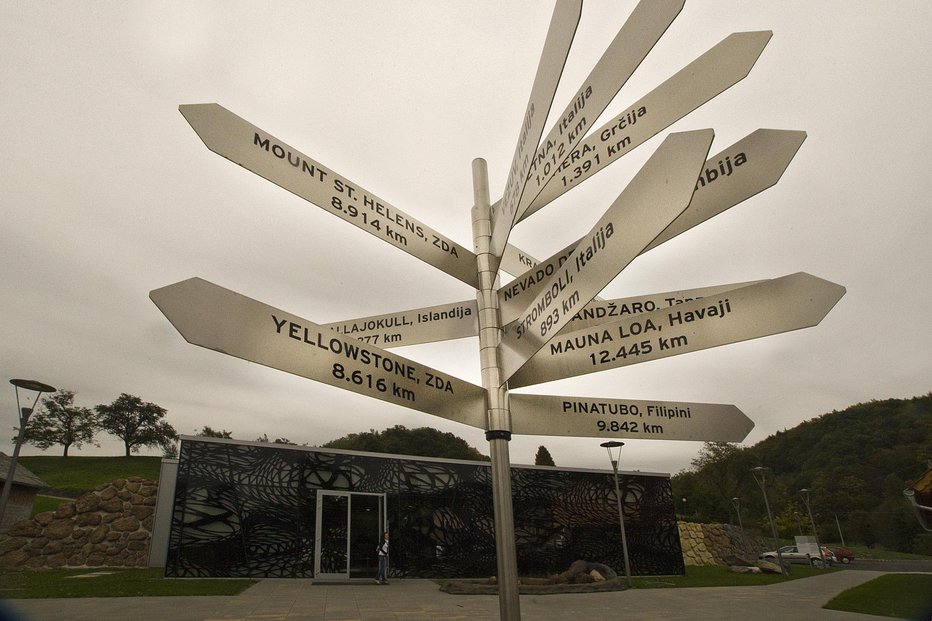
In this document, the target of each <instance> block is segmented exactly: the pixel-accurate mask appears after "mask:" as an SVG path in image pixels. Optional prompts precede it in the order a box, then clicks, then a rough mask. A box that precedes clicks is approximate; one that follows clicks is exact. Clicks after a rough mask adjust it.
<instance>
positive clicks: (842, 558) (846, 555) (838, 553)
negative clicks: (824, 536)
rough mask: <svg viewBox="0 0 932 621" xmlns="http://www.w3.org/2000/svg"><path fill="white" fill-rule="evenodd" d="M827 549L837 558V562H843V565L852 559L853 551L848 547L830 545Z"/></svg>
mask: <svg viewBox="0 0 932 621" xmlns="http://www.w3.org/2000/svg"><path fill="white" fill-rule="evenodd" d="M829 550H831V551H832V553H833V554H834V555H835V558H836V559H838V561H839V562H841V563H844V564H845V565H847V564H848V563H850V562H851V561H853V560H854V552H852V551H851V550H849V549H848V548H842V547H840V546H832V547H831V548H829Z"/></svg>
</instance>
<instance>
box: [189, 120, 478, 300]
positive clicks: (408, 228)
mask: <svg viewBox="0 0 932 621" xmlns="http://www.w3.org/2000/svg"><path fill="white" fill-rule="evenodd" d="M179 110H180V111H181V114H182V115H184V118H185V119H186V120H187V121H188V123H190V124H191V127H192V128H194V131H195V132H197V135H198V136H199V137H200V138H201V140H203V141H204V144H205V145H207V148H208V149H210V150H211V151H213V152H214V153H217V154H218V155H222V156H223V157H225V158H227V159H228V160H230V161H231V162H233V163H235V164H239V165H240V166H242V167H243V168H246V169H247V170H251V171H252V172H254V173H256V174H257V175H259V176H260V177H264V178H265V179H268V180H269V181H271V182H272V183H275V184H277V185H279V186H281V187H283V188H285V189H286V190H288V191H289V192H293V193H294V194H296V195H298V196H300V197H301V198H303V199H305V200H307V201H309V202H311V203H313V204H315V205H317V206H318V207H320V208H322V209H324V210H326V211H329V212H330V213H332V214H333V215H335V216H338V217H340V218H343V219H344V220H346V221H347V222H349V223H350V224H354V225H356V226H358V227H359V228H361V229H362V230H364V231H366V232H368V233H371V234H372V235H375V236H376V237H378V238H379V239H381V240H383V241H386V242H388V243H390V244H392V245H393V246H397V247H398V248H401V249H402V250H404V251H405V252H407V253H409V254H412V255H414V256H416V257H417V258H419V259H422V260H423V261H426V262H427V263H430V264H431V265H433V266H434V267H436V268H439V269H441V270H443V271H444V272H446V273H447V274H450V275H451V276H454V277H455V278H458V279H459V280H461V281H463V282H464V283H466V284H468V285H470V286H472V287H478V286H479V278H478V275H477V274H476V255H474V254H473V253H472V252H470V251H469V250H468V249H467V248H465V247H464V246H461V245H459V244H457V243H456V242H454V241H453V240H451V239H449V238H447V237H444V236H443V235H441V234H440V233H438V232H436V231H434V230H433V229H432V228H430V227H429V226H427V225H426V224H424V223H422V222H420V221H418V220H416V219H414V218H412V217H411V216H409V215H407V214H406V213H404V212H403V211H401V210H399V209H398V208H397V207H395V206H393V205H391V204H390V203H389V202H388V201H386V200H384V199H382V198H379V197H378V196H376V195H375V194H373V193H372V192H369V191H368V190H365V189H363V188H362V187H361V186H360V185H358V184H356V183H353V182H351V181H349V180H348V179H347V178H346V177H343V176H341V175H339V174H337V173H336V172H334V171H332V170H330V169H329V168H327V167H325V166H323V165H322V164H320V163H319V162H317V161H315V160H313V159H311V158H310V157H308V156H307V155H305V154H303V153H301V152H300V151H298V150H297V149H295V148H294V147H292V146H289V145H288V144H286V143H284V142H282V141H281V140H279V139H278V138H276V137H274V136H272V135H271V134H269V133H268V132H266V131H263V130H261V129H259V128H258V127H256V126H255V125H252V124H251V123H248V122H247V121H245V120H243V119H242V118H240V117H238V116H236V115H235V114H233V113H232V112H230V111H229V110H227V109H226V108H223V107H222V106H220V105H218V104H215V103H211V104H192V105H184V106H179Z"/></svg>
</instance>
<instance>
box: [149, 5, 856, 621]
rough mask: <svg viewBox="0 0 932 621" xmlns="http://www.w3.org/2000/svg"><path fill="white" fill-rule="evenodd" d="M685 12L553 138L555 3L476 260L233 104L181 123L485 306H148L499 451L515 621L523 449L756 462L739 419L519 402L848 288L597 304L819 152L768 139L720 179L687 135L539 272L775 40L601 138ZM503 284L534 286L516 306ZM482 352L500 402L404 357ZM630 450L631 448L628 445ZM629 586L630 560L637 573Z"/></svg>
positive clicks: (508, 606)
mask: <svg viewBox="0 0 932 621" xmlns="http://www.w3.org/2000/svg"><path fill="white" fill-rule="evenodd" d="M682 7H683V0H643V1H642V2H640V3H639V4H638V5H637V7H636V8H635V10H634V11H633V12H632V14H631V16H630V18H629V19H628V20H627V22H626V23H625V25H624V26H623V27H622V29H621V30H620V31H619V33H618V35H617V36H616V38H615V40H614V41H613V42H612V43H611V45H610V46H609V48H608V49H607V50H606V52H605V54H604V55H603V56H602V58H601V59H600V61H599V62H598V63H597V64H596V66H595V68H594V69H593V70H592V72H591V73H590V75H589V76H588V77H587V78H586V80H585V81H584V83H583V84H582V86H581V87H580V88H579V89H578V90H577V92H576V95H575V97H574V99H573V100H572V101H571V102H570V104H569V105H568V106H567V107H566V108H565V110H564V112H563V114H562V115H561V116H560V117H559V119H558V120H557V122H556V123H555V125H554V126H553V128H551V130H550V132H549V133H547V134H546V137H545V138H544V140H543V141H541V136H544V135H545V134H544V124H545V122H546V119H547V116H548V114H549V111H550V108H551V104H552V103H553V98H554V95H555V92H556V90H557V85H558V83H559V80H560V77H561V75H562V72H563V66H564V64H565V62H566V58H567V55H568V53H569V49H570V46H571V43H572V40H573V37H574V35H575V32H576V27H577V24H578V22H579V19H580V15H581V10H582V1H581V0H557V3H556V8H555V9H554V12H553V17H552V19H551V23H550V28H549V31H548V34H547V38H546V41H545V44H544V49H543V52H542V54H541V59H540V63H539V66H538V70H537V75H536V78H535V80H534V85H533V87H532V91H531V96H530V98H529V102H528V105H527V108H526V111H525V115H524V118H523V119H522V122H521V124H520V128H519V131H518V140H517V145H516V147H515V153H514V156H513V158H512V162H511V166H510V169H509V170H508V171H507V179H506V182H505V185H504V188H505V190H504V195H503V197H502V199H501V200H499V201H497V202H496V203H495V204H494V205H492V204H491V201H490V198H489V180H488V172H487V170H486V164H485V161H484V160H481V159H476V160H474V161H473V171H472V173H473V190H474V192H473V194H474V195H473V200H474V202H473V209H472V230H473V244H474V250H475V251H474V252H473V251H470V250H468V249H467V248H465V247H463V246H461V245H459V244H457V243H456V242H454V241H452V240H451V239H449V238H448V237H446V236H444V235H442V234H440V233H439V232H437V231H435V230H434V229H432V228H431V227H429V226H427V225H426V224H424V223H422V222H420V221H419V220H417V219H415V218H414V217H412V216H410V215H408V214H407V213H405V212H403V211H401V210H400V209H398V208H397V207H395V206H394V205H392V204H391V203H389V202H388V201H386V200H385V199H383V198H381V197H379V196H378V195H377V194H375V193H373V192H371V191H370V190H368V189H364V188H363V186H362V185H360V184H358V183H355V182H351V181H350V180H348V179H347V178H346V177H343V176H342V175H340V174H338V173H336V172H334V171H333V170H331V169H329V168H327V167H326V166H324V165H322V164H321V163H319V162H317V161H316V160H314V159H312V158H310V157H308V156H307V155H305V154H304V153H302V152H301V151H298V150H297V149H295V148H294V147H292V146H290V145H288V144H286V143H284V142H283V141H281V140H279V139H278V138H276V137H274V136H272V135H271V134H269V133H268V132H265V131H264V130H261V129H259V128H258V127H257V126H255V125H252V124H251V123H248V122H247V121H245V120H243V119H242V118H240V117H238V116H236V115H235V114H233V113H232V112H230V111H228V110H226V109H225V108H223V107H221V106H219V105H218V104H195V105H183V106H180V111H181V113H182V114H183V115H184V117H185V119H186V120H187V121H188V122H189V123H190V124H191V126H192V127H193V128H194V130H195V131H196V132H197V134H198V136H200V138H201V139H202V140H203V141H204V143H205V144H206V145H207V147H208V148H209V149H210V150H212V151H214V152H216V153H218V154H219V155H221V156H223V157H225V158H227V159H229V160H230V161H232V162H234V163H236V164H239V165H241V166H243V167H244V168H246V169H248V170H250V171H252V172H254V173H256V174H258V175H260V176H262V177H264V178H266V179H268V180H269V181H272V182H273V183H276V184H277V185H279V186H281V187H282V188H284V189H286V190H288V191H290V192H293V193H294V194H296V195H298V196H300V197H302V198H304V199H305V200H307V201H309V202H311V203H313V204H315V205H317V206H319V207H321V208H323V209H324V210H326V211H329V212H330V213H332V214H334V215H336V216H338V217H340V218H342V219H344V220H346V221H347V222H349V223H351V224H353V225H355V226H357V227H359V228H361V229H363V230H365V231H368V232H369V233H371V234H372V235H374V236H375V237H378V238H379V239H382V240H383V241H385V242H388V243H390V244H392V245H394V246H396V247H398V248H400V249H402V250H404V251H406V252H408V253H410V254H412V255H413V256H416V257H418V258H420V259H422V260H424V261H426V262H427V263H429V264H431V265H433V266H434V267H436V268H438V269H440V270H442V271H443V272H445V273H447V274H449V275H450V276H452V277H454V278H456V279H458V280H460V281H462V282H464V283H467V284H469V285H470V286H472V287H474V288H475V289H476V299H475V300H468V301H464V302H450V303H448V304H442V305H438V306H433V307H429V308H420V309H411V310H406V311H399V312H394V313H387V314H381V315H371V316H368V317H361V318H357V319H348V320H345V321H338V322H333V323H329V324H317V323H315V322H313V321H311V320H309V319H305V318H301V317H297V316H295V315H292V314H289V313H287V312H285V311H282V310H279V309H277V308H274V307H272V306H269V305H267V304H264V303H262V302H259V301H256V300H253V299H250V298H248V297H246V296H243V295H240V294H238V293H235V292H233V291H230V290H228V289H224V288H222V287H220V286H218V285H215V284H212V283H209V282H207V281H205V280H202V279H199V278H192V279H189V280H185V281H182V282H179V283H175V284H173V285H168V286H166V287H162V288H160V289H156V290H154V291H152V292H151V293H150V297H151V299H152V300H153V302H155V304H156V305H157V306H158V307H159V309H160V310H161V311H162V312H163V313H164V314H165V316H166V317H167V318H168V319H169V321H171V323H172V324H173V325H174V326H175V327H176V328H177V330H178V331H179V332H180V333H181V334H182V336H183V337H184V338H185V339H186V340H187V341H189V342H190V343H193V344H196V345H200V346H202V347H206V348H209V349H213V350H216V351H219V352H221V353H225V354H228V355H232V356H236V357H239V358H242V359H244V360H249V361H252V362H256V363H259V364H263V365H266V366H269V367H273V368H276V369H280V370H282V371H286V372H289V373H293V374H296V375H300V376H302V377H306V378H309V379H312V380H315V381H319V382H323V383H326V384H329V385H331V386H335V387H338V388H344V389H346V390H350V391H353V392H356V393H359V394H363V395H367V396H370V397H373V398H376V399H380V400H382V401H387V402H389V403H393V404H395V405H400V406H404V407H409V408H413V409H416V410H420V411H422V412H426V413H429V414H433V415H435V416H440V417H443V418H446V419H449V420H453V421H457V422H460V423H463V424H466V425H471V426H473V427H477V428H480V429H484V430H485V431H486V438H487V440H488V441H489V447H490V453H491V459H492V488H493V507H494V511H495V536H496V552H497V563H498V584H499V602H500V604H499V606H500V613H501V618H502V619H507V620H509V621H514V620H517V619H520V616H521V613H520V602H519V598H518V583H517V562H516V554H515V542H514V517H513V513H512V502H511V478H510V473H511V465H510V459H509V454H508V443H509V441H510V439H511V436H512V434H513V433H518V434H527V435H552V436H578V437H597V438H603V439H605V440H606V441H607V442H608V443H615V442H617V440H618V439H619V438H625V439H645V440H650V439H654V440H657V439H659V440H686V441H716V442H740V441H742V440H743V439H744V438H745V437H746V436H747V434H748V433H749V432H750V430H751V428H752V427H753V422H752V421H751V420H750V419H748V417H747V416H745V415H744V414H743V413H742V412H741V411H740V410H739V409H738V408H737V407H735V406H733V405H726V404H707V403H684V402H671V401H663V400H656V401H653V400H634V399H619V398H603V397H575V396H551V395H533V394H509V388H515V387H520V386H530V385H533V384H539V383H542V382H546V381H551V380H555V379H560V378H568V377H574V376H577V375H582V374H586V373H593V372H596V371H603V370H607V369H612V368H616V367H621V366H626V365H630V364H635V363H638V362H645V361H648V360H655V359H658V358H663V357H667V356H674V355H679V354H684V353H687V352H692V351H698V350H701V349H706V348H710V347H717V346H720V345H725V344H728V343H736V342H739V341H745V340H748V339H753V338H759V337H763V336H768V335H772V334H777V333H780V332H786V331H790V330H797V329H800V328H805V327H809V326H814V325H816V324H818V323H819V322H820V321H821V320H822V318H823V317H825V315H826V314H827V313H828V312H829V311H830V310H831V308H832V307H833V306H834V305H835V304H836V303H837V302H838V301H839V300H840V299H841V297H842V296H843V295H844V293H845V289H844V287H842V286H840V285H837V284H834V283H831V282H829V281H826V280H823V279H820V278H816V277H815V276H810V275H809V274H805V273H798V274H792V275H789V276H784V277H781V278H773V279H761V280H756V281H752V282H742V283H734V284H724V285H715V286H709V287H699V288H695V289H687V290H680V291H671V292H666V293H656V294H649V295H641V296H636V297H630V298H621V299H614V300H603V299H599V298H597V297H596V296H597V295H598V294H599V292H601V291H602V290H603V289H604V288H605V287H606V285H608V283H609V282H611V280H612V279H613V278H614V277H615V276H616V275H618V274H619V273H620V272H621V271H622V270H623V269H624V268H625V267H626V266H627V265H628V264H629V263H630V262H631V261H632V260H633V259H635V258H636V257H637V256H639V255H640V254H642V253H643V252H646V251H647V250H650V249H652V248H654V247H656V246H658V245H659V244H661V243H664V242H665V241H668V240H669V239H672V238H673V237H675V236H676V235H679V234H680V233H682V232H684V231H686V230H689V229H690V228H692V227H694V226H696V225H697V224H699V223H701V222H704V221H706V220H708V219H709V218H712V217H713V216H715V215H717V214H719V213H721V212H723V211H725V210H727V209H729V208H730V207H732V206H734V205H737V204H738V203H740V202H742V201H744V200H746V199H748V198H750V197H751V196H754V195H755V194H757V193H759V192H761V191H763V190H765V189H767V188H768V187H770V186H772V185H773V184H775V183H776V182H777V180H779V178H780V177H781V175H782V174H783V172H784V170H785V169H786V167H787V166H788V165H789V163H790V161H791V160H792V159H793V157H794V155H795V154H796V151H797V150H798V149H799V147H800V146H801V145H802V143H803V141H804V140H805V138H806V134H805V133H804V132H801V131H788V130H771V129H760V130H757V131H755V132H753V133H751V134H750V135H748V136H747V137H745V138H743V139H742V140H740V141H738V142H737V143H735V144H733V145H732V146H730V147H728V148H726V149H725V150H723V151H721V152H720V153H718V154H717V155H714V156H712V157H711V158H708V159H707V155H708V151H709V146H710V144H711V141H712V136H713V132H712V130H710V129H703V130H694V131H687V132H682V133H678V134H671V135H669V136H668V137H667V138H666V140H665V141H664V142H663V143H662V144H661V145H660V147H659V148H658V149H657V150H656V151H655V152H654V154H653V155H652V156H651V158H650V159H649V160H648V162H647V163H646V164H645V165H644V166H643V167H642V169H641V170H640V171H639V172H638V173H637V175H636V176H635V177H634V179H633V180H632V181H631V183H630V184H629V185H628V186H627V187H626V188H625V189H624V191H622V192H621V194H620V195H619V196H618V198H617V199H616V200H615V202H614V203H612V204H611V205H610V206H609V207H608V208H607V210H606V211H605V213H604V215H603V216H602V218H601V219H600V220H599V221H598V222H597V223H595V225H594V226H593V228H592V230H591V231H590V233H589V234H588V235H587V236H585V237H583V238H582V239H581V240H579V241H577V242H574V243H573V244H570V245H569V246H567V247H566V248H564V249H562V250H560V251H558V252H557V253H556V254H554V255H553V256H552V257H550V258H549V259H546V260H544V261H538V260H537V259H535V258H533V257H531V256H530V255H528V254H527V253H525V252H523V251H522V250H520V249H518V248H515V247H513V246H510V245H509V244H508V243H507V240H508V237H509V234H510V232H511V229H512V227H513V226H514V225H515V224H516V223H518V222H520V221H521V220H522V219H524V218H526V217H527V216H529V215H531V214H532V213H534V212H536V211H538V210H539V209H540V208H542V207H543V206H545V205H546V204H547V203H549V202H550V201H552V200H553V199H554V198H556V197H557V196H560V195H562V194H564V193H565V192H567V191H568V190H570V189H572V188H573V187H576V186H577V185H579V184H580V183H581V182H582V181H584V180H585V179H587V178H588V177H590V176H592V175H593V174H595V173H596V172H598V171H599V170H601V169H603V168H604V167H605V166H607V165H608V164H609V163H611V162H614V161H617V160H618V159H620V158H621V157H622V156H623V155H625V154H627V153H630V152H631V150H633V149H634V148H635V147H636V146H638V145H639V144H642V143H643V142H645V141H646V140H647V139H649V138H650V137H651V136H653V135H655V134H657V133H658V132H660V131H662V130H663V129H665V128H666V127H668V126H669V125H671V124H672V123H674V122H675V121H677V120H678V119H680V118H682V117H683V116H685V115H686V114H688V113H689V112H690V111H692V110H694V109H695V108H697V107H699V106H701V105H703V104H704V103H705V102H707V101H709V100H710V99H712V98H714V97H715V96H716V95H717V94H719V93H721V92H722V91H724V90H725V89H727V88H729V87H730V86H732V85H733V84H735V83H737V82H739V81H740V80H741V79H743V78H744V77H745V76H746V75H747V74H748V72H749V71H750V70H751V68H752V67H753V65H754V63H755V62H756V61H757V58H758V57H759V56H760V54H761V52H762V51H763V49H764V47H765V46H766V44H767V42H768V41H769V40H770V37H771V33H770V32H747V33H735V34H733V35H731V36H729V37H727V38H726V39H724V40H723V41H721V42H720V43H719V44H718V45H716V46H715V47H713V48H712V49H710V50H709V51H708V52H706V53H705V54H703V55H702V56H700V57H699V58H697V59H696V60H695V61H693V62H692V63H690V64H689V65H687V66H686V67H684V68H683V69H682V70H681V71H680V72H678V73H676V74H675V75H674V76H672V77H671V78H670V79H668V80H667V81H665V82H664V83H662V84H661V85H660V86H658V87H657V88H656V89H654V90H653V91H652V92H650V93H648V94H647V95H646V96H645V97H643V98H642V99H640V100H639V101H637V102H635V103H634V104H632V105H631V106H628V107H626V108H624V110H625V112H623V113H622V114H621V115H619V116H617V117H615V118H614V119H612V120H611V121H609V122H608V123H606V124H605V125H603V126H601V127H599V128H598V129H592V128H593V127H594V125H595V121H596V120H597V118H598V117H599V116H600V114H601V113H602V112H603V111H604V110H605V108H606V107H607V106H608V105H609V103H610V102H611V100H612V99H613V98H614V96H615V95H616V94H617V92H618V91H619V90H620V89H621V87H622V85H623V84H624V83H625V82H626V81H627V79H628V78H629V77H630V76H631V74H632V73H633V72H634V71H635V69H636V68H637V66H638V65H639V64H640V62H641V60H642V59H643V58H644V57H645V56H646V55H647V54H648V53H649V52H650V50H651V48H652V47H653V46H654V44H655V43H656V42H657V40H658V39H659V38H660V36H661V35H662V34H663V33H664V32H665V31H666V29H667V27H668V26H669V25H670V23H671V22H672V20H673V19H674V18H675V17H676V15H677V14H678V13H679V12H680V10H681V9H682ZM500 270H503V271H507V272H508V273H512V274H518V276H517V277H516V278H515V279H514V280H513V281H511V282H509V283H506V284H505V285H503V286H499V274H500ZM473 336H478V337H479V351H480V361H481V366H482V369H481V371H482V386H481V387H480V386H476V385H474V384H471V383H469V382H465V381H463V380H460V379H458V378H455V377H452V376H450V375H448V374H447V373H445V372H443V371H440V370H437V369H433V368H430V367H428V366H426V365H423V364H421V363H419V362H416V361H413V360H410V359H407V358H404V357H402V356H398V355H396V354H393V353H390V352H389V351H387V349H389V348H391V347H397V346H401V345H412V344H417V343H427V342H434V341H442V340H449V339H457V338H464V337H473ZM619 444H620V443H619ZM630 571H631V568H630V567H629V566H628V562H627V559H626V560H625V572H626V574H627V575H630Z"/></svg>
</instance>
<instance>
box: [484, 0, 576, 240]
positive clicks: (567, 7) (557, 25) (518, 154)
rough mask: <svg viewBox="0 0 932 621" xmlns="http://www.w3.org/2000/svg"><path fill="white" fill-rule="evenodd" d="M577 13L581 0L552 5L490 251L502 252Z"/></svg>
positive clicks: (494, 216)
mask: <svg viewBox="0 0 932 621" xmlns="http://www.w3.org/2000/svg"><path fill="white" fill-rule="evenodd" d="M581 14H582V0H558V2H557V5H556V7H554V9H553V17H551V19H550V29H549V30H548V31H547V39H546V41H545V42H544V50H543V52H541V56H540V62H539V63H538V66H537V75H536V76H535V77H534V86H532V87H531V97H530V99H529V100H528V104H527V108H526V109H525V112H524V120H523V121H522V123H521V131H520V132H519V133H518V144H517V146H516V147H515V154H514V157H512V159H511V168H510V169H509V171H508V180H507V181H506V183H505V193H504V195H503V196H502V200H501V201H500V202H499V203H498V208H497V209H494V210H493V213H492V251H493V254H494V255H495V256H497V257H501V256H502V253H503V252H504V250H505V243H506V242H507V241H508V234H509V233H510V232H511V227H512V225H513V224H514V222H515V219H516V218H517V215H518V214H517V210H518V205H519V203H520V202H521V196H522V194H523V193H524V188H525V185H526V184H527V175H528V170H530V167H531V162H532V160H533V155H534V153H535V152H536V151H537V145H538V143H539V142H540V137H541V135H542V134H543V133H544V124H545V123H546V122H547V115H548V114H549V113H550V106H551V105H552V104H553V96H554V95H555V94H556V91H557V85H558V84H559V83H560V76H561V75H563V66H564V65H565V64H566V57H567V55H568V54H569V53H570V45H571V44H572V43H573V37H574V36H575V35H576V26H577V25H578V24H579V17H580V15H581Z"/></svg>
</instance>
